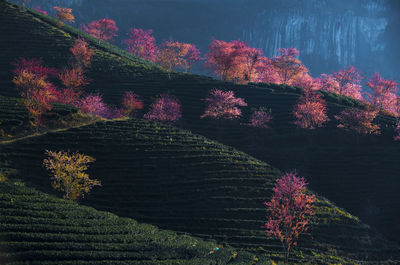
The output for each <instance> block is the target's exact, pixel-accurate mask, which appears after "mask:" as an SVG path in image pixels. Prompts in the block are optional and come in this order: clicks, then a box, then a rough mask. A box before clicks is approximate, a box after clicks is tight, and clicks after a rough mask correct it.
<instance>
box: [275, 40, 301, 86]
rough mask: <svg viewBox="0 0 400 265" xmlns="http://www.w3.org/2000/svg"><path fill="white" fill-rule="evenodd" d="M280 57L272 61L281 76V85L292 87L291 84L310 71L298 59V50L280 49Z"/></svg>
mask: <svg viewBox="0 0 400 265" xmlns="http://www.w3.org/2000/svg"><path fill="white" fill-rule="evenodd" d="M278 52H279V55H278V56H275V57H274V58H273V59H272V63H273V65H274V67H275V69H276V71H277V73H278V75H279V79H280V83H282V84H287V85H291V82H292V81H293V80H294V79H295V78H296V77H298V76H299V75H302V74H304V73H307V72H308V69H307V68H306V67H305V66H304V65H303V64H302V63H301V61H300V60H299V59H298V58H297V57H298V56H299V54H300V52H299V51H298V50H297V49H296V48H289V49H285V48H281V49H278Z"/></svg>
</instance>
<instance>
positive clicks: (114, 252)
mask: <svg viewBox="0 0 400 265" xmlns="http://www.w3.org/2000/svg"><path fill="white" fill-rule="evenodd" d="M0 238H1V241H0V250H1V251H0V263H1V264H10V265H11V264H12V265H14V264H15V265H17V264H40V265H47V264H54V265H55V264H57V265H60V264H77V265H84V264H85V265H86V264H96V265H97V264H101V265H123V264H124V265H125V264H138V265H139V264H140V265H150V264H163V265H167V264H168V265H172V264H174V265H183V264H198V265H205V264H207V265H211V264H213V265H214V264H238V265H239V264H241V265H244V264H265V265H267V264H271V263H270V262H268V261H267V260H266V259H263V258H262V257H259V258H256V256H255V255H252V254H250V253H247V252H244V251H235V250H234V249H233V248H231V247H226V248H223V247H222V246H219V245H217V243H216V242H212V241H203V240H201V239H199V238H194V237H191V236H188V235H178V234H176V233H174V232H171V231H165V230H159V229H158V228H156V227H154V226H151V225H147V224H141V223H138V222H136V221H134V220H132V219H129V218H120V217H117V216H116V215H114V214H111V213H107V212H100V211H96V210H94V209H93V208H91V207H85V206H79V205H78V204H76V203H73V202H70V201H67V200H63V199H59V198H56V197H54V196H49V195H47V194H44V193H42V192H39V191H37V190H35V189H32V188H28V187H26V186H25V185H24V183H22V182H20V181H5V182H1V183H0ZM234 257H235V258H234ZM257 259H258V260H259V261H258V262H256V261H255V260H257Z"/></svg>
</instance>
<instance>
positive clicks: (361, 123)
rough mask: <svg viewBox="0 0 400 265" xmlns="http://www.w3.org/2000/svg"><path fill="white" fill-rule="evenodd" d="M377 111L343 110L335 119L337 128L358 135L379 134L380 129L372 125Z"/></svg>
mask: <svg viewBox="0 0 400 265" xmlns="http://www.w3.org/2000/svg"><path fill="white" fill-rule="evenodd" d="M377 114H378V111H376V110H372V109H368V108H367V109H364V110H363V109H358V108H352V109H345V110H343V111H342V112H340V114H339V115H335V119H336V120H338V121H339V125H338V127H339V128H344V129H346V130H351V131H355V132H357V133H359V134H376V135H377V134H380V131H379V129H380V127H379V125H377V124H373V123H372V122H373V120H374V119H375V117H376V115H377Z"/></svg>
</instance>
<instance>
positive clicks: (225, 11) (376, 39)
mask: <svg viewBox="0 0 400 265" xmlns="http://www.w3.org/2000/svg"><path fill="white" fill-rule="evenodd" d="M15 1H18V0H15ZM395 2H396V0H335V1H330V0H307V1H304V0H279V1H278V0H268V1H260V0H232V1H228V0H219V1H210V0H203V1H199V0H185V1H183V0H146V1H145V0H129V1H128V0H53V1H49V0H32V1H31V4H30V6H32V7H34V6H37V5H40V6H41V7H42V9H44V10H51V7H52V6H53V5H61V6H69V7H72V8H74V14H75V16H76V17H77V23H76V25H80V24H81V23H86V22H89V21H91V20H94V19H99V18H103V17H109V18H112V19H115V20H116V21H117V24H118V26H119V27H120V36H119V37H118V39H117V40H116V41H115V43H116V44H117V45H120V42H121V40H122V39H123V38H124V37H125V32H127V31H128V28H129V27H133V26H135V27H141V28H152V29H154V32H155V35H156V38H157V39H158V40H160V41H161V40H163V39H169V38H172V37H173V38H175V39H177V40H182V41H190V42H194V43H196V44H197V45H198V46H200V48H201V49H202V50H203V52H205V51H206V49H207V44H208V43H209V42H210V39H211V38H212V37H215V38H220V39H226V40H231V39H238V38H240V39H242V40H245V41H248V42H249V43H250V44H251V45H252V46H255V47H259V48H262V49H263V50H264V52H265V53H266V55H267V56H273V55H274V54H275V51H276V49H277V48H279V47H296V48H298V49H299V50H300V51H301V59H302V60H303V62H304V63H305V64H306V65H307V66H308V67H309V68H310V70H311V72H312V74H313V75H318V74H320V73H321V72H328V73H329V72H332V71H335V70H337V69H338V68H343V67H346V66H348V65H355V66H357V67H358V68H360V69H362V70H363V72H365V74H372V73H373V72H375V71H381V72H382V73H383V74H384V75H385V76H390V77H392V78H393V77H398V76H399V74H400V69H399V68H400V64H399V63H398V62H397V61H398V60H393V57H394V56H396V55H397V56H399V55H400V54H399V53H396V52H394V51H393V47H396V45H395V44H398V43H400V42H399V39H398V38H397V39H396V38H395V37H393V36H390V35H388V28H390V26H391V25H393V24H395V23H396V21H397V22H398V17H399V15H398V13H396V11H398V10H393V3H395ZM392 28H393V26H392ZM392 35H394V34H392ZM394 43H395V44H394ZM394 53H395V54H394ZM388 61H390V63H388Z"/></svg>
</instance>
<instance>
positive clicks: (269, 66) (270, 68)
mask: <svg viewBox="0 0 400 265" xmlns="http://www.w3.org/2000/svg"><path fill="white" fill-rule="evenodd" d="M254 82H261V83H273V84H280V83H281V79H280V76H279V74H278V71H277V69H276V68H275V66H274V63H273V61H272V60H271V59H269V58H267V57H264V58H263V59H262V60H261V61H260V63H259V64H258V65H257V66H256V73H255V76H254Z"/></svg>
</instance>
